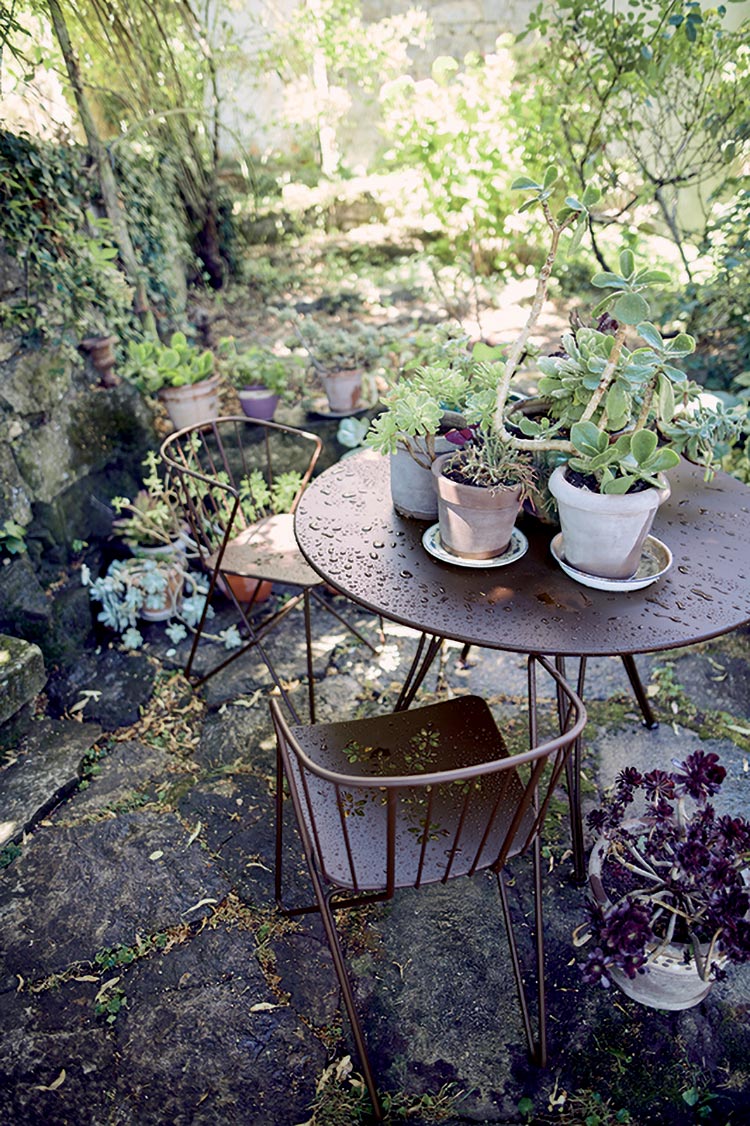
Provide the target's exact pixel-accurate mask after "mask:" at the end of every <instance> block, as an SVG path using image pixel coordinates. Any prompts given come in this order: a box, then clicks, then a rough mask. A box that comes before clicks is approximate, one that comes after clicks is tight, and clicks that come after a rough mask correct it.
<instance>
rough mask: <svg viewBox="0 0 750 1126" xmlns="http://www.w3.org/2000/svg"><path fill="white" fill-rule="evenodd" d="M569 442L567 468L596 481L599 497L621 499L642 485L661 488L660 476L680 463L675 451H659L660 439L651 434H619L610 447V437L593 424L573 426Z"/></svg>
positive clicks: (666, 449) (663, 449) (647, 432)
mask: <svg viewBox="0 0 750 1126" xmlns="http://www.w3.org/2000/svg"><path fill="white" fill-rule="evenodd" d="M570 438H571V441H572V443H573V446H574V448H575V450H576V455H575V456H574V457H571V458H570V459H569V462H568V464H569V465H570V467H571V469H577V470H578V471H579V472H580V473H584V474H586V475H587V476H592V477H595V478H596V480H597V483H598V485H599V491H600V492H602V493H610V494H613V493H614V494H618V495H621V494H624V493H627V492H630V490H631V489H632V488H633V486H634V485H636V484H639V483H641V482H645V483H646V484H648V485H651V486H653V487H654V488H657V489H658V488H660V487H661V484H662V482H661V481H660V480H659V474H660V473H663V472H664V471H665V470H667V469H672V468H674V466H675V465H678V464H679V461H680V458H679V455H678V454H677V453H675V451H674V450H672V449H669V448H668V447H667V448H662V449H659V448H658V442H659V439H658V437H657V435H656V434H655V433H654V431H653V430H636V431H634V432H633V433H628V434H622V435H621V436H620V437H619V438H618V439H617V441H616V442H612V443H610V439H609V435H608V434H607V433H606V432H605V431H603V430H599V429H598V428H597V427H596V426H595V425H594V423H593V422H576V423H575V425H574V426H573V427H572V428H571V431H570Z"/></svg>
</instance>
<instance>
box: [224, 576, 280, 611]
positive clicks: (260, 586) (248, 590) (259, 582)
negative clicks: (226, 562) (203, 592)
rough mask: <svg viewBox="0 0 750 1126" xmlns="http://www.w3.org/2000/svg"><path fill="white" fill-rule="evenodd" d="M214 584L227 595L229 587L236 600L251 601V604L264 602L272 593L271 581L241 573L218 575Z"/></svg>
mask: <svg viewBox="0 0 750 1126" xmlns="http://www.w3.org/2000/svg"><path fill="white" fill-rule="evenodd" d="M216 585H217V587H218V588H219V590H220V591H221V592H222V594H226V595H227V596H228V593H229V592H228V590H227V587H229V588H230V589H231V591H232V594H233V595H234V597H235V598H236V599H237V601H238V602H252V603H253V605H255V604H257V603H258V602H265V601H266V599H268V598H270V597H271V594H272V593H273V583H269V582H267V581H266V580H265V579H248V578H245V577H244V576H242V575H226V574H224V575H219V577H218V579H217V581H216ZM256 591H257V594H256Z"/></svg>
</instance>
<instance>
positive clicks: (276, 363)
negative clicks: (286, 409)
mask: <svg viewBox="0 0 750 1126" xmlns="http://www.w3.org/2000/svg"><path fill="white" fill-rule="evenodd" d="M219 362H220V364H221V367H222V368H223V369H224V371H225V373H226V376H227V379H228V381H229V382H230V383H231V384H232V386H233V387H235V388H236V389H237V394H238V397H239V400H240V406H241V407H242V410H243V411H244V413H245V414H246V415H247V416H248V417H249V418H259V419H262V420H263V421H266V422H270V421H272V419H273V417H274V415H275V413H276V408H277V407H278V405H279V403H280V402H282V401H283V402H286V403H291V402H294V400H295V398H296V397H297V395H298V394H299V391H300V387H301V383H302V376H303V373H304V360H303V359H302V357H301V356H298V355H295V354H293V353H288V354H286V355H280V354H278V353H277V352H275V351H273V350H272V349H270V348H262V347H260V346H259V345H257V344H254V345H251V346H250V347H249V348H246V349H245V350H244V351H242V352H240V351H238V349H237V344H236V341H235V340H234V338H233V337H231V336H228V337H224V339H222V340H220V341H219Z"/></svg>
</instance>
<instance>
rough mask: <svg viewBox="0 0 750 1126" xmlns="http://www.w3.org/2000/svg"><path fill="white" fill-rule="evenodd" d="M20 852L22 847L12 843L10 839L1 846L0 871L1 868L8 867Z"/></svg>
mask: <svg viewBox="0 0 750 1126" xmlns="http://www.w3.org/2000/svg"><path fill="white" fill-rule="evenodd" d="M22 852H23V849H22V848H21V846H20V845H17V844H13V842H12V841H11V843H10V844H7V845H4V846H3V848H2V849H0V871H2V869H3V868H8V867H9V866H10V865H11V864H12V863H13V861H14V860H17V859H18V857H19V856H20V855H21V853H22Z"/></svg>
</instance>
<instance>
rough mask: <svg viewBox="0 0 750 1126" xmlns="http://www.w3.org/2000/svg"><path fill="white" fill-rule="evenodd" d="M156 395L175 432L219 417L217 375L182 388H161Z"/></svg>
mask: <svg viewBox="0 0 750 1126" xmlns="http://www.w3.org/2000/svg"><path fill="white" fill-rule="evenodd" d="M158 395H159V398H160V399H161V401H162V402H163V403H164V406H165V407H166V408H167V414H168V415H169V417H170V419H171V420H172V425H173V426H174V428H175V429H176V430H182V428H183V427H184V426H196V425H197V424H198V423H199V422H211V421H212V419H214V418H218V417H219V377H218V375H212V376H210V377H209V378H208V379H201V380H200V382H199V383H187V384H185V386H184V387H162V389H161V390H160V391H159V392H158Z"/></svg>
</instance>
